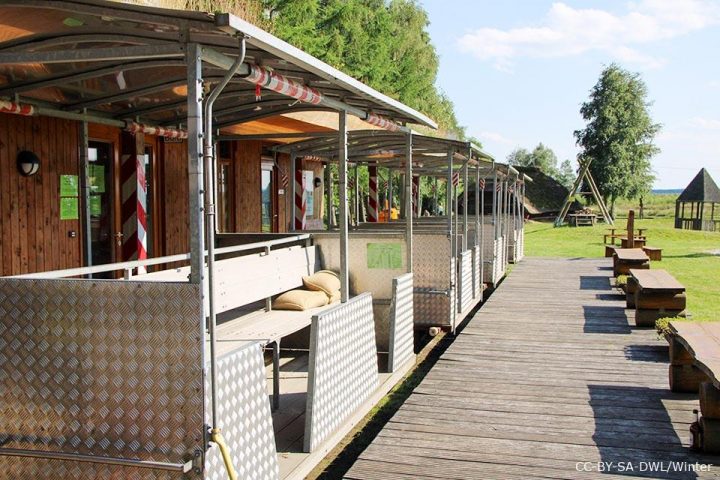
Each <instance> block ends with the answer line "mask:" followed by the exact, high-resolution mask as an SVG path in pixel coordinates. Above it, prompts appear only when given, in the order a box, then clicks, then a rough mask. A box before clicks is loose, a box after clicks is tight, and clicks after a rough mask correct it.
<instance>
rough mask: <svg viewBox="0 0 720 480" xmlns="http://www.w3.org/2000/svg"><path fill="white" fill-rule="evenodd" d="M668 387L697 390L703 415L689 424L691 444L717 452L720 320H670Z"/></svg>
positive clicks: (719, 445) (719, 446) (719, 435)
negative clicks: (691, 437)
mask: <svg viewBox="0 0 720 480" xmlns="http://www.w3.org/2000/svg"><path fill="white" fill-rule="evenodd" d="M668 329H669V333H668V334H667V335H666V339H667V340H668V342H669V344H670V378H669V380H670V389H671V390H672V391H673V392H692V393H698V394H699V397H700V413H701V414H702V417H700V418H699V419H698V421H697V422H695V423H694V424H692V425H691V426H690V432H691V434H692V436H693V445H694V446H695V447H697V448H700V449H702V450H703V451H704V452H706V453H713V454H717V453H720V381H719V379H718V377H719V376H720V322H682V321H672V322H670V323H669V325H668Z"/></svg>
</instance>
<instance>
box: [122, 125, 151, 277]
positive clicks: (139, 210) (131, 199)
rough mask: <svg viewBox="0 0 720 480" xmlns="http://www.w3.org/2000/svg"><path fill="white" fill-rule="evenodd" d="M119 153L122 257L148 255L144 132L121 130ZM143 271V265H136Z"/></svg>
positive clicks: (138, 257)
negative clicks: (140, 266)
mask: <svg viewBox="0 0 720 480" xmlns="http://www.w3.org/2000/svg"><path fill="white" fill-rule="evenodd" d="M121 143H122V155H121V157H120V185H121V189H120V191H121V195H122V197H121V201H122V202H121V208H120V214H121V220H122V234H123V236H122V260H125V261H127V260H145V259H147V216H146V211H147V185H146V181H145V136H144V135H143V134H142V133H139V132H138V133H135V134H132V133H129V132H123V134H122V142H121ZM138 272H139V273H143V272H144V269H138Z"/></svg>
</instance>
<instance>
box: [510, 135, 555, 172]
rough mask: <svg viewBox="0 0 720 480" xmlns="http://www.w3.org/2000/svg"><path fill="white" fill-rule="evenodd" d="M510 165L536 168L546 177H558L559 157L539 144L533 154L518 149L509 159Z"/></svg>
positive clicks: (511, 153)
mask: <svg viewBox="0 0 720 480" xmlns="http://www.w3.org/2000/svg"><path fill="white" fill-rule="evenodd" d="M507 161H508V164H510V165H518V166H521V167H535V168H537V169H538V170H540V171H541V172H543V173H544V174H546V175H550V176H551V177H556V176H557V173H558V171H557V156H556V155H555V152H553V151H552V149H551V148H548V147H546V146H545V145H543V144H542V143H538V144H537V146H536V147H535V148H534V149H533V151H532V152H528V151H527V150H526V149H524V148H516V149H515V150H513V151H512V152H510V155H508V157H507Z"/></svg>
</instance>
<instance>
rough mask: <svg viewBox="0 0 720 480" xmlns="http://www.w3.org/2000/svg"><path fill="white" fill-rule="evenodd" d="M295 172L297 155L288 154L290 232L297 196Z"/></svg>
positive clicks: (292, 230)
mask: <svg viewBox="0 0 720 480" xmlns="http://www.w3.org/2000/svg"><path fill="white" fill-rule="evenodd" d="M296 170H297V155H295V152H294V151H291V152H290V184H291V185H292V186H291V187H290V205H291V208H290V210H291V211H292V212H293V213H292V216H291V217H290V231H291V232H294V231H295V208H296V207H295V196H296V195H297V182H296V181H295V175H296V173H295V171H296Z"/></svg>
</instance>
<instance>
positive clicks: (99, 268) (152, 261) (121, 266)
mask: <svg viewBox="0 0 720 480" xmlns="http://www.w3.org/2000/svg"><path fill="white" fill-rule="evenodd" d="M309 239H310V235H309V234H302V235H293V236H291V237H287V238H279V239H276V240H267V241H264V242H255V243H247V244H244V245H233V246H231V247H222V248H217V249H215V255H222V254H226V253H235V252H242V251H246V250H257V249H260V248H270V247H274V246H277V245H283V244H286V243H295V242H299V241H302V240H309ZM205 256H206V257H207V250H206V251H205ZM184 260H190V254H189V253H179V254H177V255H168V256H165V257H157V258H149V259H147V260H131V261H127V262H117V263H108V264H105V265H95V266H91V267H79V268H68V269H65V270H53V271H49V272H37V273H26V274H23V275H13V276H11V277H9V278H43V279H48V278H65V277H75V276H79V275H92V274H95V273H105V272H114V271H117V270H126V271H127V270H132V269H135V268H139V267H149V266H152V265H160V264H163V263H173V262H181V261H184Z"/></svg>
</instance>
